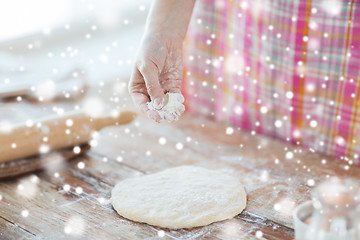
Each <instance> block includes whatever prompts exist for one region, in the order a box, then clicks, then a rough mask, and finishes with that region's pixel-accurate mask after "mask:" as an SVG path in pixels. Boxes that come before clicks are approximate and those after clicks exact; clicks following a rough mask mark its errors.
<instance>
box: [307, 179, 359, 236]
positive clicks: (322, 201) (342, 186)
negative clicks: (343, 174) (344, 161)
mask: <svg viewBox="0 0 360 240" xmlns="http://www.w3.org/2000/svg"><path fill="white" fill-rule="evenodd" d="M359 193H360V190H359V185H358V184H357V183H356V181H352V180H351V179H342V178H338V177H332V178H330V179H328V180H327V181H325V182H323V183H321V184H320V185H319V186H318V187H316V188H315V189H314V191H313V192H312V204H313V209H314V210H313V213H312V216H311V219H308V222H309V227H308V230H307V231H306V234H305V239H306V240H342V239H344V240H359V239H360V195H359Z"/></svg>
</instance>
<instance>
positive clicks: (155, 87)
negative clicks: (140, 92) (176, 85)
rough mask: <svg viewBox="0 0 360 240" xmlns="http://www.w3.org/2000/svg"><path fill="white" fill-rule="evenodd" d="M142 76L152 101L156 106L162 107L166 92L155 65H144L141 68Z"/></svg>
mask: <svg viewBox="0 0 360 240" xmlns="http://www.w3.org/2000/svg"><path fill="white" fill-rule="evenodd" d="M139 71H140V73H141V75H142V76H143V78H144V81H145V85H146V89H147V91H148V94H149V96H150V99H151V101H154V103H155V105H157V106H159V108H161V107H162V105H163V101H164V90H163V89H162V87H161V85H160V81H159V72H160V71H159V70H158V68H157V66H156V65H155V64H154V63H151V62H150V63H147V64H144V65H143V66H142V67H140V68H139Z"/></svg>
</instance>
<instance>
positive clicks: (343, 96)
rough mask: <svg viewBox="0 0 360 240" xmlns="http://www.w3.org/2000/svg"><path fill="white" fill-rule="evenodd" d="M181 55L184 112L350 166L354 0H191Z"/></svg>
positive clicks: (358, 120) (359, 25) (359, 97)
mask: <svg viewBox="0 0 360 240" xmlns="http://www.w3.org/2000/svg"><path fill="white" fill-rule="evenodd" d="M184 54H185V57H184V61H185V67H184V76H185V80H184V84H183V90H184V93H185V98H186V100H187V109H188V111H190V112H191V113H193V114H196V115H202V116H207V117H210V118H213V119H214V120H216V121H222V122H227V123H229V124H231V125H233V126H237V127H239V128H241V129H242V130H248V131H254V132H256V133H259V134H265V135H268V136H272V137H275V138H279V139H282V140H284V141H289V142H292V143H294V144H299V145H302V146H305V147H307V148H309V149H310V150H311V151H314V152H321V153H325V154H328V155H332V156H336V157H338V158H340V159H342V160H345V161H348V162H349V164H357V165H360V161H359V155H360V1H359V0H347V1H341V0H313V1H311V0H251V1H250V0H247V1H230V0H198V1H197V2H196V4H195V9H194V13H193V18H192V20H191V23H190V26H189V30H188V35H187V38H186V40H185V51H184Z"/></svg>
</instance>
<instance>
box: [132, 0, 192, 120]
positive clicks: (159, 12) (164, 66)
mask: <svg viewBox="0 0 360 240" xmlns="http://www.w3.org/2000/svg"><path fill="white" fill-rule="evenodd" d="M194 4H195V0H191V1H176V0H161V1H158V0H154V6H152V7H151V9H150V11H149V16H148V19H151V20H149V21H148V22H147V24H146V26H145V32H144V35H143V38H142V40H141V44H140V46H139V50H138V53H137V56H136V59H135V60H134V68H133V70H132V73H131V77H130V81H129V85H128V88H129V93H130V96H131V98H132V100H133V102H134V103H135V105H136V106H137V107H139V109H140V110H141V111H142V112H143V113H144V114H146V115H147V116H148V117H149V118H150V119H152V120H154V121H156V122H160V121H161V120H167V121H169V122H172V121H174V120H177V119H178V118H179V116H180V115H181V114H182V113H183V112H184V110H185V107H184V105H183V102H184V97H183V96H182V95H181V84H182V80H183V74H184V72H183V43H184V38H185V35H186V31H187V27H188V24H189V21H190V18H191V13H192V9H193V6H194ZM179 9H181V11H179ZM169 16H171V17H170V18H169Z"/></svg>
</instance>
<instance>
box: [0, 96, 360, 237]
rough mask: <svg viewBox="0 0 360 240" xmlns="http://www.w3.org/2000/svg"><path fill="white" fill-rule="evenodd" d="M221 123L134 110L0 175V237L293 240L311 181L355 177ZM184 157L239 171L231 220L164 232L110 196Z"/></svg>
mask: <svg viewBox="0 0 360 240" xmlns="http://www.w3.org/2000/svg"><path fill="white" fill-rule="evenodd" d="M99 93H101V91H99ZM99 95H101V94H99ZM102 96H103V95H102ZM124 99H125V100H126V102H127V107H129V106H130V105H129V99H128V97H124ZM115 102H116V101H115ZM66 104H67V105H68V106H69V105H72V103H66ZM66 104H65V105H66ZM112 104H114V103H112ZM117 105H121V104H117ZM123 105H126V104H123ZM0 107H4V106H0ZM36 107H40V106H38V105H37V106H36ZM23 109H27V108H23ZM29 109H30V108H29ZM0 110H1V108H0ZM29 112H31V111H30V110H29ZM30 115H31V114H30ZM13 116H15V115H13ZM26 116H28V115H26ZM12 119H14V118H12ZM23 119H25V117H23ZM17 120H19V117H18V118H17ZM226 128H227V126H224V125H223V124H220V123H214V122H212V121H209V120H205V119H199V118H194V117H192V116H189V115H186V114H185V115H184V116H183V117H181V119H180V120H179V121H178V122H176V123H172V124H169V123H162V124H156V123H153V122H151V121H150V120H148V119H146V118H145V117H144V116H139V117H138V118H137V119H136V120H135V121H134V122H133V123H131V124H129V125H124V126H119V127H109V128H106V129H103V130H102V131H100V132H99V134H98V136H97V137H96V139H95V141H93V142H92V145H94V146H93V147H92V149H91V150H90V151H89V152H88V153H87V154H85V155H83V156H80V157H78V158H76V159H73V160H70V161H63V162H61V163H60V164H58V165H56V166H52V167H47V168H46V169H45V170H43V171H37V172H34V173H31V174H27V175H25V176H21V177H17V178H12V179H8V180H1V181H0V239H160V238H161V239H257V238H261V239H293V238H294V230H293V221H292V211H293V209H294V207H296V206H297V205H298V204H300V203H302V202H304V201H306V200H309V199H310V192H311V189H312V188H313V187H314V186H313V184H312V183H315V186H316V184H318V183H319V182H320V181H321V180H324V179H326V178H327V177H329V176H334V175H337V176H348V177H351V178H353V179H354V181H359V182H360V168H358V167H355V166H351V165H347V164H346V163H343V162H339V161H337V160H334V159H332V158H330V157H326V156H322V155H318V154H315V153H310V152H309V151H307V150H305V149H303V148H301V147H296V146H292V145H290V144H286V143H284V142H280V141H277V140H274V139H271V138H267V137H264V136H258V135H252V134H250V133H247V132H242V131H240V130H238V129H236V128H234V132H233V133H232V134H226ZM160 138H165V140H166V143H165V144H160V142H159V139H160ZM161 143H163V139H162V141H161ZM95 145H96V146H95ZM289 152H292V153H293V154H292V155H293V156H292V157H291V156H290V155H291V154H287V153H289ZM286 156H288V158H287V157H286ZM289 156H290V158H289ZM181 165H196V166H201V167H206V168H210V169H224V171H229V174H230V173H231V174H236V175H237V176H238V177H239V178H240V179H241V181H242V182H243V184H244V186H245V188H246V191H247V194H248V203H247V207H246V209H245V210H244V211H243V212H242V213H241V214H239V215H237V216H236V217H235V218H233V219H231V220H226V221H222V222H217V223H213V224H211V225H209V226H205V227H198V228H194V229H182V230H169V229H160V228H158V227H154V226H150V225H147V224H142V223H136V222H133V221H130V220H127V219H125V218H122V217H120V216H119V215H118V214H117V213H116V212H115V210H114V209H113V208H112V206H111V204H110V203H109V198H110V192H111V189H112V188H113V186H114V185H115V184H116V183H117V182H119V181H121V180H123V179H126V178H130V177H136V176H140V175H144V174H149V173H154V172H157V171H161V170H164V169H167V168H171V167H175V166H181ZM214 177H216V176H214ZM139 194H141V193H139Z"/></svg>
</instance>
